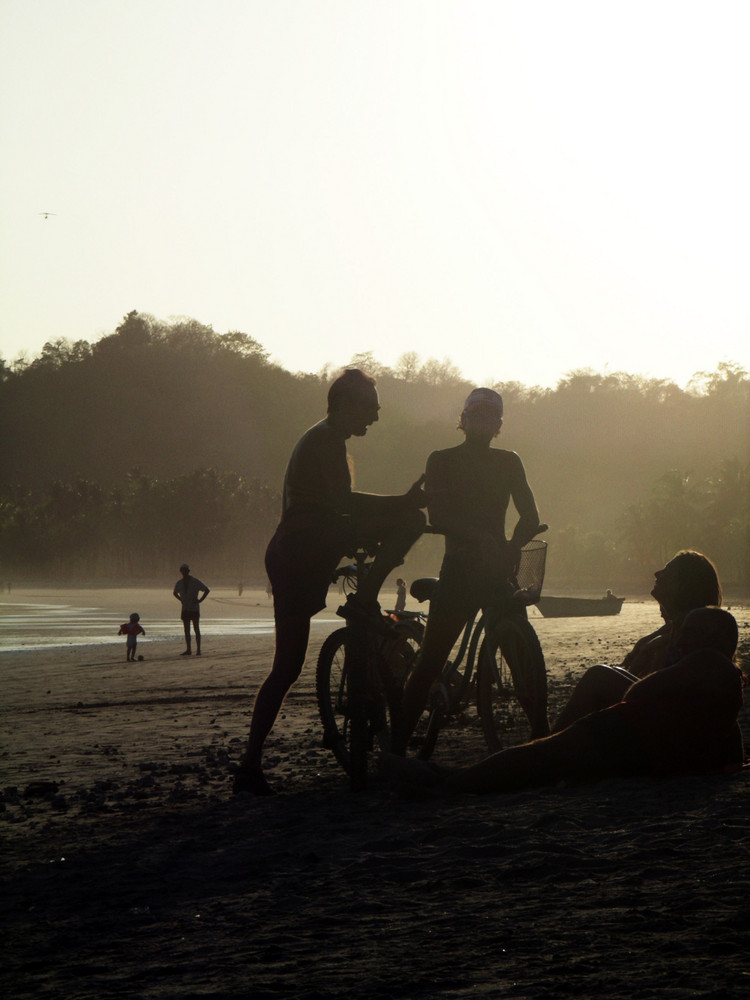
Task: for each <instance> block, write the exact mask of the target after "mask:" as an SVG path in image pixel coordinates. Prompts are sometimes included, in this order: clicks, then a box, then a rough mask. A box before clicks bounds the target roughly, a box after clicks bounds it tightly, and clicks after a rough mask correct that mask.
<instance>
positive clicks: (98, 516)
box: [0, 469, 280, 583]
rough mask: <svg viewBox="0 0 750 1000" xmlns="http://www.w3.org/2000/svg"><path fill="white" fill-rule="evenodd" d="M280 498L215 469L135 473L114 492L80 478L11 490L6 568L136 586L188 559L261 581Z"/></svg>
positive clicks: (3, 512) (5, 522) (211, 571)
mask: <svg viewBox="0 0 750 1000" xmlns="http://www.w3.org/2000/svg"><path fill="white" fill-rule="evenodd" d="M279 504H280V497H279V494H278V492H277V491H272V490H270V489H269V488H268V487H267V486H266V484H265V483H261V482H258V480H250V481H248V480H245V479H243V478H242V477H241V476H239V475H237V474H236V473H223V474H220V473H217V472H215V471H213V470H212V469H202V470H197V471H195V472H191V473H188V474H187V475H184V476H178V477H177V478H175V479H165V480H157V479H153V478H152V477H150V476H147V475H146V474H145V473H142V472H138V471H134V472H132V473H130V474H128V475H127V476H126V477H125V481H124V483H123V485H122V487H112V488H105V487H103V486H101V485H100V484H98V483H93V482H90V481H89V480H86V479H80V478H77V479H74V480H72V481H71V482H68V483H63V482H55V483H53V484H52V485H51V486H49V487H48V488H47V489H45V490H43V491H41V492H39V493H37V494H34V495H32V493H31V491H29V490H27V489H21V488H16V489H15V490H8V489H6V490H5V495H4V496H3V497H2V500H1V501H0V544H1V545H2V552H3V569H4V571H5V574H6V577H7V578H8V579H11V578H16V579H18V577H19V575H21V576H25V577H27V576H31V577H32V578H37V579H39V578H50V579H54V580H66V579H77V580H104V579H106V580H111V581H113V582H114V581H117V580H123V581H129V582H137V581H149V580H156V579H159V578H161V577H164V576H165V575H166V576H174V575H175V574H176V573H177V569H178V567H179V565H180V564H181V563H183V562H185V561H188V560H189V561H190V563H191V564H193V565H195V567H196V573H197V572H198V570H197V567H198V566H200V567H201V569H200V572H201V573H202V574H204V575H205V576H206V578H207V579H208V578H209V577H210V578H213V579H216V578H217V577H223V578H227V577H231V578H232V579H234V580H236V581H239V580H243V579H244V580H251V579H254V580H257V579H258V578H259V574H262V566H263V553H264V551H265V546H266V543H267V541H268V539H269V538H270V537H271V535H272V533H273V530H274V528H275V527H276V523H277V521H278V513H279ZM2 582H5V581H4V579H3V578H2V577H0V583H2Z"/></svg>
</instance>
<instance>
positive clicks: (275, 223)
mask: <svg viewBox="0 0 750 1000" xmlns="http://www.w3.org/2000/svg"><path fill="white" fill-rule="evenodd" d="M0 16H1V23H0V101H1V104H0V108H1V113H0V134H1V135H2V137H3V154H2V158H0V192H1V194H0V198H1V202H0V282H1V284H0V354H1V355H2V356H3V357H5V359H6V360H13V359H14V358H15V357H16V356H17V355H18V353H19V352H20V351H23V350H25V351H27V352H28V353H29V355H32V356H33V355H35V354H37V353H38V352H39V351H40V350H41V348H42V345H43V344H44V343H45V342H46V341H48V340H53V339H56V338H58V337H67V338H69V339H71V340H78V339H83V340H88V341H95V340H97V339H98V338H99V337H100V336H102V335H103V334H106V333H111V332H112V331H113V330H114V329H115V327H116V326H117V325H118V323H119V322H120V320H121V318H122V316H123V315H124V314H125V313H126V312H128V311H130V310H131V309H137V310H139V311H140V312H147V313H152V314H153V315H155V316H157V317H158V318H159V319H164V320H166V319H168V318H170V317H172V316H190V317H193V318H195V319H197V320H200V321H201V322H203V323H207V324H211V325H212V326H213V328H214V330H216V331H217V332H219V333H224V332H226V331H227V330H241V331H243V332H245V333H249V334H251V335H252V336H253V337H255V338H256V339H257V340H258V341H260V343H262V344H263V345H264V346H265V347H266V349H267V350H268V351H270V353H271V355H272V357H273V358H274V359H275V360H277V361H279V362H280V363H281V364H283V365H284V366H285V367H287V368H289V369H290V370H292V371H298V370H302V371H314V372H316V371H319V370H320V369H321V368H322V367H323V366H324V365H325V364H326V363H331V364H341V363H345V362H347V361H348V360H349V359H350V357H351V356H352V355H353V354H354V353H357V352H361V351H366V350H372V351H373V352H374V354H375V355H376V357H377V358H378V359H379V360H381V361H382V362H384V363H386V364H393V363H395V362H396V360H397V358H398V357H399V356H400V355H401V354H403V353H404V352H405V351H416V352H417V353H418V354H419V355H421V356H422V358H423V359H427V358H430V357H434V358H437V359H439V360H442V359H444V358H446V357H448V358H450V359H451V360H452V361H453V362H454V363H455V364H456V365H457V366H458V367H459V368H460V369H461V370H462V371H463V372H464V373H465V374H466V376H467V377H468V378H470V379H473V380H475V381H477V382H485V381H492V380H501V381H508V380H514V379H515V380H519V381H521V382H524V383H527V384H532V385H533V384H538V385H554V384H555V383H556V382H557V380H558V378H559V377H560V376H561V375H562V374H563V373H565V372H566V371H570V370H571V369H574V368H581V367H592V368H594V369H595V370H597V371H603V370H604V369H605V367H606V366H609V368H610V369H612V370H619V369H622V370H626V371H629V372H640V373H644V374H649V375H654V376H657V377H666V378H671V379H674V380H675V381H677V382H678V383H680V384H684V383H685V382H686V381H687V380H688V379H689V378H690V376H691V375H692V374H693V373H694V372H696V371H699V370H706V369H708V370H713V369H715V368H716V365H717V364H718V363H719V362H720V361H722V360H734V361H738V362H740V363H741V364H743V366H745V367H750V350H749V349H748V343H750V297H749V296H748V288H749V284H750V282H749V280H748V279H749V278H750V182H749V181H748V178H750V128H749V127H748V110H747V109H748V98H749V97H750V60H749V59H748V55H747V53H748V50H749V48H750V32H749V31H748V28H749V27H750V3H748V2H747V0H738V2H733V0H707V2H702V0H699V2H691V0H647V2H640V0H627V2H619V0H591V2H581V0H549V2H547V0H521V2H517V3H516V2H511V0H494V2H493V0H486V2H484V0H475V2H473V0H455V2H452V0H424V2H422V0H372V2H366V0H264V2H260V0H210V2H203V0H0ZM45 211H47V212H54V213H55V215H54V216H51V217H50V218H48V219H44V218H43V217H42V216H41V215H40V214H39V213H40V212H45Z"/></svg>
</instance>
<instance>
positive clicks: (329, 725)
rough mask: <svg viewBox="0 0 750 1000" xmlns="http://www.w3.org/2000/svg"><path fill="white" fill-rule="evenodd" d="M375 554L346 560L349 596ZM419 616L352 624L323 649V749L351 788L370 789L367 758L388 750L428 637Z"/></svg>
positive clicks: (319, 682) (318, 682)
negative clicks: (404, 691) (395, 715)
mask: <svg viewBox="0 0 750 1000" xmlns="http://www.w3.org/2000/svg"><path fill="white" fill-rule="evenodd" d="M371 554H372V552H371V550H370V549H368V547H366V546H360V547H358V548H357V549H356V550H355V551H354V552H352V553H350V554H347V557H348V558H350V559H353V560H354V562H353V563H350V564H347V565H346V566H341V567H339V569H337V570H336V572H335V573H334V576H333V581H334V582H335V581H337V580H341V581H342V585H343V590H344V593H345V594H348V593H353V592H354V591H356V589H357V587H358V586H359V585H360V584H361V582H362V580H363V579H364V576H365V574H366V573H367V570H368V569H369V566H370V565H371V563H369V562H368V556H370V555H371ZM425 619H426V616H425V615H424V614H423V613H422V612H419V611H416V612H415V611H388V612H386V613H385V614H384V616H383V619H382V621H381V622H377V621H374V620H370V619H367V620H363V621H361V622H360V621H349V622H348V623H347V624H346V625H344V626H343V627H342V628H339V629H336V631H335V632H332V633H331V634H330V635H329V636H328V637H327V638H326V640H325V642H324V643H323V645H322V647H321V650H320V653H319V655H318V663H317V668H316V672H315V689H316V695H317V700H318V710H319V712H320V717H321V721H322V723H323V746H324V747H326V748H327V749H329V750H332V751H333V753H334V755H335V757H336V759H337V760H338V762H339V763H340V764H341V766H342V767H343V768H344V770H345V771H346V772H347V773H348V774H349V776H350V781H351V787H352V789H353V790H354V791H359V790H361V789H363V788H365V787H366V785H367V777H368V757H369V755H370V753H371V752H372V750H373V749H374V748H375V746H376V745H378V746H380V748H382V749H385V748H386V746H387V742H388V734H389V731H390V720H391V719H392V717H393V713H394V712H395V711H396V708H397V706H398V703H399V701H400V697H401V691H402V688H403V683H404V681H405V679H406V677H407V675H408V673H409V671H410V669H411V665H412V663H413V660H414V657H415V655H416V651H417V649H418V648H419V645H420V643H421V641H422V636H423V634H424V622H425Z"/></svg>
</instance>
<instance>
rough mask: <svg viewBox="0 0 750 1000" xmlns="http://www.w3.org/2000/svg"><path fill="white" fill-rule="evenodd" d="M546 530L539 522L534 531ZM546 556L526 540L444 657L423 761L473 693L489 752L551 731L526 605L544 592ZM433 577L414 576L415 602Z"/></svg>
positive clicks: (540, 659) (430, 589)
mask: <svg viewBox="0 0 750 1000" xmlns="http://www.w3.org/2000/svg"><path fill="white" fill-rule="evenodd" d="M546 529H547V526H546V525H540V527H539V530H538V531H537V534H540V533H541V532H543V531H546ZM428 530H430V529H428ZM433 532H434V529H433ZM434 533H438V532H434ZM546 553H547V543H546V542H544V541H541V540H538V539H534V540H532V541H531V542H529V543H528V544H527V545H525V546H524V547H523V549H522V551H521V563H520V565H519V568H518V571H517V573H516V575H515V577H514V578H513V579H511V580H509V581H508V582H507V584H506V585H504V586H503V587H501V588H500V589H499V590H498V591H497V592H496V593H495V594H494V595H493V597H492V600H491V601H490V603H489V604H488V605H487V607H486V608H485V609H484V610H483V611H482V612H481V613H480V614H479V615H478V616H477V615H475V616H474V618H472V619H471V620H470V621H468V622H467V623H466V626H465V627H464V630H463V633H462V636H461V640H460V643H459V647H458V651H457V653H456V655H455V657H454V658H453V659H452V660H448V661H447V663H446V664H445V666H444V667H443V670H442V671H441V673H440V677H439V678H438V680H437V681H436V682H435V683H434V684H433V685H432V688H431V690H430V697H429V701H428V720H427V725H426V729H425V733H424V737H423V742H422V746H421V747H420V750H419V752H418V754H417V756H418V757H420V758H421V759H423V760H425V759H428V758H429V757H430V756H431V755H432V752H433V750H434V749H435V744H436V742H437V738H438V735H439V734H440V730H441V729H443V728H444V727H445V726H446V725H447V724H448V722H449V721H450V720H454V719H457V718H462V717H463V714H464V712H465V709H466V708H467V707H468V706H469V704H470V702H471V700H472V698H475V699H476V704H477V712H478V715H479V718H480V722H481V725H482V730H483V734H484V738H485V742H486V744H487V747H488V749H489V750H490V751H491V752H493V753H494V752H495V751H497V750H500V749H501V748H502V747H503V746H516V745H518V744H520V743H526V742H528V741H529V740H530V739H538V738H539V737H541V736H547V735H548V734H549V723H548V720H547V670H546V666H545V663H544V654H543V652H542V647H541V645H540V643H539V639H538V637H537V635H536V632H535V631H534V629H533V627H532V625H531V623H530V622H529V620H528V613H527V610H526V609H527V607H528V606H529V605H531V604H534V603H536V601H538V599H539V597H540V595H541V589H542V583H543V581H544V568H545V562H546ZM437 582H438V581H437V580H436V579H432V578H429V579H428V578H426V579H421V580H415V581H414V582H413V583H412V585H411V588H410V593H411V595H412V596H413V597H414V598H416V600H418V601H420V602H421V601H425V600H429V599H430V598H431V597H432V595H433V593H434V590H435V587H436V586H437ZM475 674H476V676H475Z"/></svg>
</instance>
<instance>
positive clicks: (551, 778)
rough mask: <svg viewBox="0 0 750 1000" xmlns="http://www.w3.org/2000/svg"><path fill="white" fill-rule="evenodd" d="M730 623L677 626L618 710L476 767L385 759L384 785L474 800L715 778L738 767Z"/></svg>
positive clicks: (701, 618) (736, 680)
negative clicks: (667, 654)
mask: <svg viewBox="0 0 750 1000" xmlns="http://www.w3.org/2000/svg"><path fill="white" fill-rule="evenodd" d="M736 648H737V622H736V621H735V619H734V617H733V616H732V615H730V614H729V612H728V611H723V610H722V609H721V608H701V609H698V610H695V611H693V612H691V613H690V614H689V615H688V616H687V617H686V618H685V621H684V624H683V626H682V629H681V631H680V635H679V639H678V641H677V643H676V645H675V650H676V655H677V656H678V657H679V658H678V660H677V662H676V663H674V664H673V665H672V666H669V667H665V668H664V669H662V670H658V671H655V672H654V673H651V674H650V675H649V676H648V677H646V678H644V679H643V680H639V681H636V682H635V683H634V684H632V685H631V687H629V688H628V690H627V691H626V693H625V696H624V698H623V700H622V701H621V702H619V703H618V704H616V705H612V706H610V707H608V708H605V709H602V710H600V711H598V712H594V713H592V714H591V715H587V716H585V717H584V718H582V719H579V720H578V721H577V722H574V723H573V725H571V726H569V727H568V728H567V729H565V730H563V731H562V732H559V733H553V734H552V735H551V736H548V737H546V738H544V739H541V740H536V741H534V742H532V743H525V744H524V745H523V746H518V747H510V748H509V749H508V750H501V751H500V752H499V753H496V754H493V755H492V756H491V757H487V758H486V759H485V760H483V761H480V762H479V763H478V764H473V765H471V766H469V767H459V768H454V769H450V770H439V769H438V768H436V767H435V765H433V764H429V763H426V762H422V761H417V760H403V759H401V758H398V757H392V756H389V757H388V758H387V760H385V761H384V771H385V773H386V775H388V774H389V773H390V777H391V778H392V780H393V782H394V784H395V785H396V786H399V785H401V787H403V788H407V789H409V790H410V791H412V792H416V793H419V792H422V793H423V794H433V795H459V794H464V793H471V794H474V795H484V794H488V793H491V792H515V791H520V790H521V789H524V788H536V787H540V786H544V785H554V784H557V783H558V782H560V781H566V782H569V783H572V784H578V783H584V782H591V781H600V780H602V779H604V778H618V777H620V778H624V777H644V776H653V777H656V776H671V775H684V774H715V773H722V772H726V771H731V770H737V769H739V768H741V767H742V763H743V756H742V746H741V737H740V744H739V746H738V745H737V742H736V739H737V734H738V728H737V715H738V713H739V711H740V708H741V707H742V688H743V685H744V683H745V678H743V675H742V674H741V672H740V671H739V670H738V668H737V667H736V666H735V665H734V663H733V661H732V657H733V656H734V653H735V650H736Z"/></svg>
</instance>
